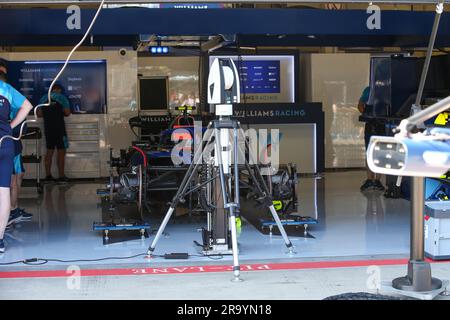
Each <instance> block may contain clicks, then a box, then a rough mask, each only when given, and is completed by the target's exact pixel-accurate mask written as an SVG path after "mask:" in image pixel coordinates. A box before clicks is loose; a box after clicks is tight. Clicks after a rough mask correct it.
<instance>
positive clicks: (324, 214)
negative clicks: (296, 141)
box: [0, 171, 450, 299]
mask: <svg viewBox="0 0 450 320" xmlns="http://www.w3.org/2000/svg"><path fill="white" fill-rule="evenodd" d="M364 178H365V176H364V172H359V171H349V172H338V173H327V174H325V176H324V178H322V179H313V178H302V179H301V180H300V188H299V200H300V210H299V211H300V213H301V214H302V215H308V216H313V217H316V218H317V219H318V220H319V224H318V225H316V226H311V227H310V233H311V235H312V236H313V238H304V237H302V236H299V235H301V234H302V233H299V232H297V231H296V230H294V229H289V234H291V235H294V236H292V240H293V243H294V245H295V247H296V251H297V254H296V255H294V256H289V255H287V254H286V249H285V247H284V245H283V241H282V239H281V238H280V237H279V236H277V235H273V236H272V237H270V236H269V235H267V234H263V233H261V232H260V231H259V230H258V229H257V228H255V226H254V225H252V223H255V221H257V219H256V220H255V218H254V217H252V215H249V216H247V218H248V219H247V221H245V222H244V225H243V228H242V232H241V234H240V237H239V243H240V258H241V261H242V263H243V264H251V263H260V264H273V265H274V267H273V268H272V267H271V268H269V269H267V270H272V271H267V270H264V271H260V272H256V273H252V272H249V273H248V278H249V279H253V280H255V281H256V282H258V283H254V284H253V285H256V286H257V287H258V286H262V287H266V286H267V290H262V291H257V292H258V293H257V294H256V293H255V294H256V295H257V296H254V298H275V299H276V298H288V297H290V298H308V297H310V298H321V297H325V296H327V295H332V294H336V293H340V292H346V290H350V289H351V290H356V288H361V290H363V289H364V288H363V287H364V286H365V281H362V282H361V283H356V282H355V283H353V282H352V281H351V279H352V274H353V271H352V269H355V270H356V269H357V270H358V272H359V273H360V274H359V276H358V277H361V279H363V278H364V279H366V278H367V273H366V271H367V266H369V265H370V264H371V260H376V261H373V262H374V263H376V262H377V261H384V262H386V261H389V262H388V263H386V264H387V265H389V266H386V267H385V268H388V269H387V270H391V271H392V273H395V272H397V273H399V274H400V275H402V274H403V273H404V270H403V269H405V268H404V266H402V264H403V263H404V261H403V260H398V259H405V258H407V257H408V252H409V202H407V201H405V200H392V199H385V198H384V197H383V196H382V194H381V193H379V192H368V193H366V194H362V193H361V192H360V191H359V186H360V184H361V182H362V181H363V180H364ZM98 187H99V185H98V184H91V183H79V184H69V185H67V186H62V185H47V186H46V188H45V193H44V196H43V198H42V199H41V200H37V199H36V198H33V193H34V191H33V190H25V191H24V198H27V199H23V200H22V206H23V207H25V208H26V209H28V210H29V211H30V212H33V213H35V216H34V220H33V221H31V222H24V223H20V224H18V225H17V226H16V227H15V228H14V229H13V230H12V231H10V232H8V234H7V236H6V237H5V239H6V241H7V245H8V247H7V252H6V253H5V254H4V255H2V256H0V263H8V262H12V261H16V260H23V259H26V258H34V257H39V258H57V259H63V260H78V259H84V260H87V259H97V258H105V257H124V256H131V255H137V254H141V253H145V252H146V251H147V248H148V246H149V244H150V240H151V239H152V237H150V238H149V239H144V240H141V239H138V240H132V241H124V242H119V243H115V244H110V245H107V246H105V245H103V243H102V238H101V234H99V233H96V232H94V231H92V223H93V221H98V220H100V217H101V209H100V208H97V203H98V197H97V196H96V195H95V190H96V188H98ZM161 219H162V215H160V216H156V217H155V219H154V225H152V228H155V229H156V228H157V223H158V222H159V221H161ZM248 220H249V221H251V222H252V223H250V222H249V221H248ZM182 221H183V222H181V221H180V220H177V221H175V222H173V223H171V224H170V225H169V226H168V228H167V230H166V231H167V233H168V235H167V236H166V237H163V238H161V240H160V242H159V244H158V246H157V249H156V251H155V253H156V254H164V253H169V252H189V253H190V254H191V255H193V256H192V257H190V259H189V260H184V261H177V260H164V259H163V258H153V259H151V260H149V259H148V258H147V257H144V256H138V257H135V258H133V259H127V260H108V261H99V262H93V261H84V262H83V261H77V262H73V263H71V262H67V263H60V262H49V263H47V264H46V265H43V266H24V265H23V264H16V265H8V266H0V287H1V288H2V290H0V292H1V297H0V298H6V297H8V298H14V297H16V298H19V297H26V296H27V297H30V298H33V297H35V298H46V297H44V296H42V295H41V296H38V295H37V293H36V292H35V290H37V289H35V288H36V287H35V286H34V284H36V283H39V285H43V286H49V287H52V288H57V287H58V286H59V285H62V284H63V283H64V281H65V280H64V281H63V279H61V275H59V276H58V275H57V274H52V273H51V272H52V271H55V270H56V271H58V270H66V268H67V266H68V265H76V266H77V267H78V266H79V267H81V268H82V269H83V270H85V269H89V270H91V269H92V270H97V271H93V272H92V274H91V276H89V277H87V278H83V281H82V283H85V285H86V286H87V287H85V288H84V289H85V291H82V292H81V291H77V292H76V293H74V292H66V294H67V297H77V298H89V297H99V298H100V297H101V298H115V297H119V296H120V292H122V293H123V290H127V292H128V289H125V287H126V286H128V285H129V286H131V287H132V286H138V285H140V283H141V282H142V281H145V282H148V285H149V286H154V285H155V284H157V283H158V284H167V286H165V288H164V289H161V290H162V291H158V295H157V296H155V298H161V299H163V298H168V297H172V298H180V299H182V298H184V297H183V296H182V295H181V293H179V294H178V295H177V294H176V292H177V290H176V288H170V283H177V281H179V280H178V279H179V277H185V278H183V281H185V280H186V281H187V282H189V281H192V286H194V287H195V285H196V284H195V283H196V280H195V279H198V280H199V281H200V280H201V279H203V280H202V281H201V282H204V281H206V282H209V279H211V280H212V279H215V281H214V282H216V280H221V279H222V278H223V280H224V281H225V282H226V286H229V287H230V290H232V288H233V287H231V285H230V284H229V282H228V281H227V279H228V278H230V274H229V272H218V273H215V272H214V271H213V272H209V273H208V274H200V275H192V274H191V275H176V274H166V275H164V276H163V277H159V276H158V278H148V279H147V278H146V277H143V278H140V279H138V278H136V279H135V280H136V283H133V282H130V281H129V279H127V280H126V281H124V280H125V278H133V277H138V276H135V275H133V274H132V273H131V274H130V273H127V272H128V271H126V270H132V271H131V272H135V271H136V270H137V269H136V268H138V269H139V268H142V269H145V268H152V267H162V266H205V265H206V266H207V265H214V266H219V268H220V266H224V265H226V266H228V265H230V262H231V257H224V258H223V259H222V260H219V261H217V260H214V261H213V260H211V259H209V258H206V257H201V256H198V249H197V247H196V246H195V245H194V244H193V241H194V240H197V241H199V242H200V240H201V235H200V233H199V232H198V231H197V229H198V228H200V227H202V226H203V222H202V221H194V222H191V223H188V222H186V221H185V220H182ZM386 259H387V260H386ZM309 261H320V262H321V263H322V262H323V263H325V264H324V265H314V267H313V268H310V266H309V265H306V266H305V265H295V263H303V262H309ZM335 261H356V262H355V263H349V264H346V263H344V264H342V265H335V264H333V263H334V262H335ZM358 261H365V262H364V263H359V262H358ZM283 263H284V264H286V263H287V267H286V266H285V267H281V269H282V270H280V269H279V268H280V267H279V266H280V265H281V266H283ZM290 263H294V265H289V264H290ZM327 263H328V264H327ZM329 263H331V264H329ZM382 264H383V263H382ZM397 265H398V266H397ZM438 265H439V268H440V269H439V270H441V272H442V273H443V274H444V275H445V273H446V272H447V271H446V270H448V268H447V267H448V266H447V267H446V264H441V263H440V264H438ZM336 266H338V267H339V268H335V267H336ZM126 268H132V269H126ZM322 268H326V270H327V271H326V272H325V273H323V274H324V275H325V274H327V276H326V277H321V276H320V274H321V271H322V270H325V269H322ZM396 268H397V269H396ZM106 269H107V270H115V271H113V272H112V273H109V274H110V275H109V276H108V277H105V279H103V277H104V275H105V274H108V271H104V270H106ZM263 269H264V268H263ZM299 269H302V270H299ZM41 270H45V271H48V272H50V273H48V274H45V273H44V274H39V273H33V272H35V271H41ZM99 270H100V271H99ZM101 270H103V271H101ZM124 270H125V271H124ZM133 270H134V271H133ZM139 270H140V269H139ZM217 270H218V269H217ZM11 271H12V272H13V273H11ZM29 271H31V273H30V274H27V273H26V272H29ZM221 271H224V270H221ZM8 272H9V273H8ZM14 272H19V273H14ZM20 272H22V273H20ZM23 272H25V273H23ZM268 272H270V273H271V274H273V278H272V276H271V277H270V279H268V278H267V275H264V274H265V273H268ZM334 272H336V273H337V274H339V275H340V276H336V277H335V276H334V275H333V274H334ZM163 273H164V272H163ZM169 273H170V272H169ZM448 273H449V275H448V277H447V278H450V272H448ZM305 275H306V278H305ZM63 276H64V277H63V278H64V279H65V277H66V275H63ZM196 276H198V277H200V278H196ZM310 276H311V277H310ZM115 277H117V281H115V280H114V279H115ZM23 278H27V279H26V280H24V279H23ZM30 278H31V279H30ZM106 278H107V279H106ZM319 278H321V280H320V283H322V285H321V286H320V288H323V289H324V290H323V291H320V290H321V289H320V288H319V287H317V288H316V289H314V290H313V289H311V288H310V289H306V288H308V287H310V286H309V285H307V284H306V283H304V282H305V281H306V282H308V281H309V282H311V281H315V280H314V279H316V280H317V281H319V280H318V279H319ZM331 278H333V279H332V280H331ZM388 278H389V277H388ZM144 279H145V280H144ZM189 279H191V280H189ZM258 279H259V280H258ZM327 279H328V280H327ZM155 281H156V282H155ZM94 282H95V284H94ZM220 282H222V281H219V283H220ZM249 282H251V281H249ZM111 283H114V286H117V287H116V289H117V290H106V291H104V292H108V293H104V294H102V296H96V292H97V290H99V289H101V288H104V287H108V286H109V285H112V284H111ZM127 283H128V284H127ZM244 283H246V282H244ZM283 283H292V284H299V285H300V288H303V289H302V290H303V291H302V290H300V291H299V290H298V288H299V287H298V286H295V287H296V288H297V289H295V290H293V291H292V292H290V291H289V289H286V287H285V286H284V287H283V289H281V286H280V288H279V294H280V295H275V296H273V295H269V292H270V290H269V288H270V286H275V287H276V286H278V285H281V284H283ZM301 283H304V285H305V286H304V287H303V286H302V285H301ZM216 285H218V284H217V283H216ZM253 285H252V286H253ZM239 286H240V288H241V287H242V290H241V291H239V292H240V293H242V295H240V293H239V294H237V295H236V296H235V295H233V292H232V291H230V292H228V293H227V291H226V290H225V291H223V296H222V292H221V291H219V290H218V291H217V292H221V293H217V295H216V296H215V295H212V296H211V295H209V294H207V295H202V294H203V293H202V292H201V291H200V290H195V288H194V287H193V288H192V289H193V290H189V291H190V292H196V294H195V295H196V296H195V297H194V296H192V297H191V298H206V297H207V298H227V297H228V298H238V299H239V298H248V296H246V294H247V293H246V292H247V291H249V292H250V291H252V290H254V289H255V288H256V287H252V288H253V289H251V288H250V287H248V288H247V287H245V285H242V284H239ZM131 287H130V288H131ZM120 288H122V289H120ZM227 288H228V287H227ZM3 289H6V290H3ZM86 290H87V291H86ZM221 290H222V289H221ZM258 290H259V289H258ZM311 290H312V291H311ZM213 291H214V290H213ZM363 291H364V290H363ZM46 292H47V293H46V294H47V295H48V297H49V298H50V297H57V298H59V297H61V298H63V297H64V295H63V296H59V294H58V292H57V290H56V289H52V290H46ZM209 292H211V291H209ZM253 292H256V291H253ZM265 292H266V293H265ZM272 292H273V291H272ZM34 295H36V296H34ZM127 297H128V296H127ZM129 297H130V298H152V297H153V295H148V294H147V293H146V292H141V293H139V290H137V291H136V292H134V293H133V294H131V295H130V296H129Z"/></svg>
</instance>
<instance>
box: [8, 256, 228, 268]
mask: <svg viewBox="0 0 450 320" xmlns="http://www.w3.org/2000/svg"><path fill="white" fill-rule="evenodd" d="M145 256H148V254H147V253H139V254H135V255H132V256H125V257H106V258H98V259H74V260H63V259H52V258H30V259H24V260H16V261H11V262H4V263H0V266H10V265H16V264H24V265H28V266H41V265H44V264H47V263H49V262H59V263H76V262H99V261H108V260H129V259H133V258H137V257H145ZM152 257H156V258H164V255H154V254H152ZM188 257H201V258H202V257H205V256H203V255H196V254H190V255H188ZM206 257H207V258H209V259H211V260H221V259H223V256H222V255H220V254H219V255H218V258H213V257H212V256H206Z"/></svg>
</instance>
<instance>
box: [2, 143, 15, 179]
mask: <svg viewBox="0 0 450 320" xmlns="http://www.w3.org/2000/svg"><path fill="white" fill-rule="evenodd" d="M13 160H14V148H13V147H11V148H5V147H3V148H0V188H9V187H10V186H11V175H12V174H13V164H14V163H13V162H14V161H13Z"/></svg>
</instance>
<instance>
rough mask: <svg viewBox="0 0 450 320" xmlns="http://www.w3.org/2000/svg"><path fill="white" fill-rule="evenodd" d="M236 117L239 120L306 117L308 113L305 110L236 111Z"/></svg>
mask: <svg viewBox="0 0 450 320" xmlns="http://www.w3.org/2000/svg"><path fill="white" fill-rule="evenodd" d="M234 116H235V117H238V118H243V117H258V118H267V117H276V118H279V117H305V116H306V111H305V110H304V109H287V110H235V111H234Z"/></svg>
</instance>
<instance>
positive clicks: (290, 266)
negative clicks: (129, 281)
mask: <svg viewBox="0 0 450 320" xmlns="http://www.w3.org/2000/svg"><path fill="white" fill-rule="evenodd" d="M407 262H408V259H386V260H356V261H351V260H350V261H318V262H289V263H267V264H243V265H241V271H243V272H247V271H268V270H301V269H328V268H351V267H368V266H372V265H377V266H387V265H402V264H407ZM80 268H81V270H80V274H79V276H81V277H94V276H132V275H162V274H192V273H212V272H230V271H232V268H231V266H228V265H207V266H182V267H159V268H152V267H149V268H146V267H143V268H126V269H82V267H80ZM74 274H75V273H74V271H73V270H72V271H67V270H29V271H5V272H0V279H15V278H58V277H68V276H72V275H74Z"/></svg>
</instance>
